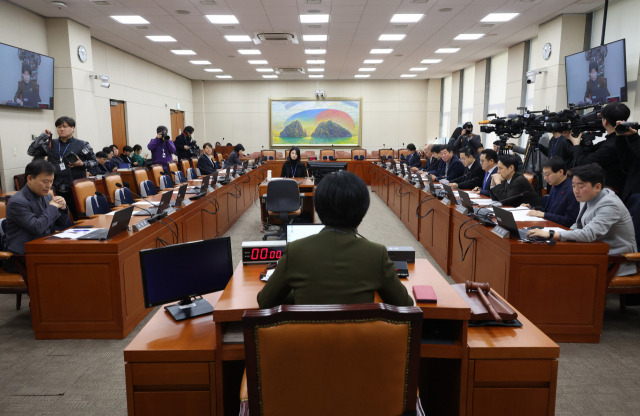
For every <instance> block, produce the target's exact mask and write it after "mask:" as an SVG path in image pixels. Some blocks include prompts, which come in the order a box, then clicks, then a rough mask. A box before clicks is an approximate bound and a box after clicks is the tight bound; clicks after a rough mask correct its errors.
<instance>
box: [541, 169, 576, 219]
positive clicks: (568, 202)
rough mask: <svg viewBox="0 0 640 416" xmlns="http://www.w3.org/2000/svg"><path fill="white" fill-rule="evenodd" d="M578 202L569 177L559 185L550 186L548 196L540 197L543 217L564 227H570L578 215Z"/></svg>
mask: <svg viewBox="0 0 640 416" xmlns="http://www.w3.org/2000/svg"><path fill="white" fill-rule="evenodd" d="M579 210H580V204H579V203H578V201H576V196H575V195H574V194H573V186H572V183H571V179H569V178H567V179H565V180H564V182H562V183H561V184H560V185H557V186H554V187H552V188H551V192H550V193H549V195H548V196H546V197H544V198H543V199H542V211H544V219H546V220H549V221H553V222H555V223H558V224H560V225H564V226H565V227H571V226H572V225H573V224H574V223H575V222H576V218H577V217H578V211H579Z"/></svg>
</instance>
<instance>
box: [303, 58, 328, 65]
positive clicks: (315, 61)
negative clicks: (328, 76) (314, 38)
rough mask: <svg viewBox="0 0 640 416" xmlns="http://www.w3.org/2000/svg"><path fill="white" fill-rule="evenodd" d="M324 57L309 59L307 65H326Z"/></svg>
mask: <svg viewBox="0 0 640 416" xmlns="http://www.w3.org/2000/svg"><path fill="white" fill-rule="evenodd" d="M324 63H325V60H324V59H307V65H324Z"/></svg>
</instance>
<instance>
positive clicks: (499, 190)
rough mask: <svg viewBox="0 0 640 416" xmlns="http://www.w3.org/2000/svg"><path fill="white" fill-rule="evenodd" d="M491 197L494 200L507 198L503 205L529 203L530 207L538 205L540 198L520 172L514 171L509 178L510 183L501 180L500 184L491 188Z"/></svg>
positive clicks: (515, 205)
mask: <svg viewBox="0 0 640 416" xmlns="http://www.w3.org/2000/svg"><path fill="white" fill-rule="evenodd" d="M490 194H491V199H493V200H494V201H502V200H504V199H507V198H512V199H509V200H508V201H505V202H504V204H505V205H511V206H514V207H517V206H518V205H520V204H529V205H531V206H532V207H535V206H537V205H540V199H539V198H538V195H536V191H534V190H533V187H532V186H531V184H530V183H529V181H528V180H527V178H525V177H524V175H523V174H521V173H515V174H514V175H513V177H512V178H511V183H509V184H507V181H502V183H501V184H500V185H496V186H494V187H493V188H491V191H490ZM518 194H524V195H523V196H520V197H516V196H517V195H518Z"/></svg>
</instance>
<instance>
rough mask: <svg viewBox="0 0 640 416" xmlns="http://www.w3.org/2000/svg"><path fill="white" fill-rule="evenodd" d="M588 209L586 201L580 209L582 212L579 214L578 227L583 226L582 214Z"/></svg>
mask: <svg viewBox="0 0 640 416" xmlns="http://www.w3.org/2000/svg"><path fill="white" fill-rule="evenodd" d="M586 210H587V203H586V202H585V204H584V205H583V206H582V209H581V210H580V214H578V218H577V219H576V224H578V228H582V227H583V225H582V215H583V214H584V212H585V211H586Z"/></svg>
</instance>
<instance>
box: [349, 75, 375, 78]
mask: <svg viewBox="0 0 640 416" xmlns="http://www.w3.org/2000/svg"><path fill="white" fill-rule="evenodd" d="M370 76H371V75H369V74H355V75H354V76H353V77H354V78H369V77H370Z"/></svg>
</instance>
